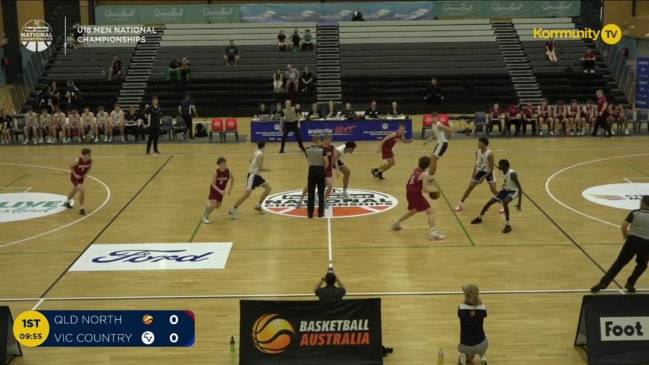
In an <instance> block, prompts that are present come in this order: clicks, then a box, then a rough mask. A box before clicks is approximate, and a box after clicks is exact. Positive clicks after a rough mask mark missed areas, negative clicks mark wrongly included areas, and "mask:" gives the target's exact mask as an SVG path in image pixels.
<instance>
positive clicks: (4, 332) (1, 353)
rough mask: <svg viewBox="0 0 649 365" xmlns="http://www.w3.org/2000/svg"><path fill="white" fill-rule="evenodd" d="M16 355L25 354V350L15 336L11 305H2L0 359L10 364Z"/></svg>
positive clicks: (0, 315) (0, 312)
mask: <svg viewBox="0 0 649 365" xmlns="http://www.w3.org/2000/svg"><path fill="white" fill-rule="evenodd" d="M16 356H23V351H22V350H21V349H20V345H19V344H18V342H17V341H16V338H15V337H14V320H13V317H12V316H11V310H10V309H9V307H7V306H4V307H0V359H2V361H3V364H8V363H10V362H11V360H13V359H14V358H15V357H16Z"/></svg>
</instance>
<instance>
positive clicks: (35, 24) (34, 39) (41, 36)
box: [20, 19, 54, 52]
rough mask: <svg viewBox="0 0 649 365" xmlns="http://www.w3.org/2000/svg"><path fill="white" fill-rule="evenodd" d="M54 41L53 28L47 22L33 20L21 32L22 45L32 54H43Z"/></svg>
mask: <svg viewBox="0 0 649 365" xmlns="http://www.w3.org/2000/svg"><path fill="white" fill-rule="evenodd" d="M53 40H54V36H53V32H52V27H50V25H49V24H47V22H46V21H44V20H41V19H33V20H30V21H28V22H27V23H25V25H23V27H22V29H21V30H20V43H21V44H22V45H23V46H24V47H25V48H27V49H28V50H30V51H32V52H43V51H45V50H46V49H48V48H49V47H50V46H51V45H52V41H53Z"/></svg>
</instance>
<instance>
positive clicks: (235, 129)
mask: <svg viewBox="0 0 649 365" xmlns="http://www.w3.org/2000/svg"><path fill="white" fill-rule="evenodd" d="M228 133H234V138H235V139H236V141H237V142H239V123H238V122H237V118H228V119H226V120H225V130H224V131H223V142H227V140H228Z"/></svg>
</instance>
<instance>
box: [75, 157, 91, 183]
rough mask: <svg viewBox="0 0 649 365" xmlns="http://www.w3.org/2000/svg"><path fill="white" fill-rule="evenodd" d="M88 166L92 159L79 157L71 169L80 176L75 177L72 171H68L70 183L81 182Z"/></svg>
mask: <svg viewBox="0 0 649 365" xmlns="http://www.w3.org/2000/svg"><path fill="white" fill-rule="evenodd" d="M90 166H92V159H89V160H88V161H84V160H83V158H82V157H79V162H78V163H77V165H76V166H75V167H74V168H73V169H72V170H73V171H74V174H77V176H81V178H80V179H77V178H76V177H75V176H74V174H73V173H70V181H71V182H72V185H74V186H78V185H81V184H83V180H84V178H85V175H86V173H87V172H88V170H90Z"/></svg>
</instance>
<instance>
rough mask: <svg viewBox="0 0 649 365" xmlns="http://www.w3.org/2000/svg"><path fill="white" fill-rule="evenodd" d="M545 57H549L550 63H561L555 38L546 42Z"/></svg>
mask: <svg viewBox="0 0 649 365" xmlns="http://www.w3.org/2000/svg"><path fill="white" fill-rule="evenodd" d="M545 55H546V56H548V60H550V62H552V63H557V62H559V59H558V58H557V43H556V42H555V41H554V38H551V39H550V40H548V41H547V42H545Z"/></svg>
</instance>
